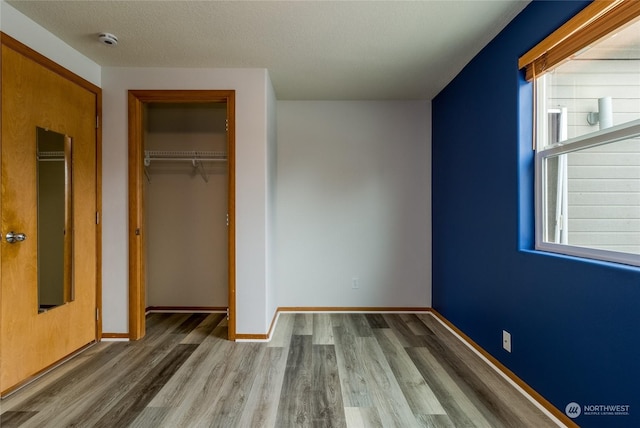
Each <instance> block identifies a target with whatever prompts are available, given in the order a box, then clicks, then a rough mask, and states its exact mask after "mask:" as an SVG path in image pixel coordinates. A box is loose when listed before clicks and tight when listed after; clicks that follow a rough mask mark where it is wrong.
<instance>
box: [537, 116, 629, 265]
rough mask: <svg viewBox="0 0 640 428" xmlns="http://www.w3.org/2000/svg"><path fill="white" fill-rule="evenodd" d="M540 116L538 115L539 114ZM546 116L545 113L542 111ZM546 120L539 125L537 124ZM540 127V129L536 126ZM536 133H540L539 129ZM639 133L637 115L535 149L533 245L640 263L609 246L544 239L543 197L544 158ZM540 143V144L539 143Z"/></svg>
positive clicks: (587, 256)
mask: <svg viewBox="0 0 640 428" xmlns="http://www.w3.org/2000/svg"><path fill="white" fill-rule="evenodd" d="M538 117H540V116H538ZM544 117H546V114H545V115H544ZM543 126H546V124H542V125H540V128H541V127H543ZM539 131H540V129H539ZM538 135H542V132H539V133H538ZM638 136H640V119H636V120H633V121H631V122H626V123H623V124H620V125H616V126H612V127H611V128H607V129H602V130H600V131H596V132H592V133H589V134H586V135H581V136H579V137H575V138H571V139H568V140H565V141H562V142H559V143H556V144H552V145H549V146H547V147H545V148H543V149H538V150H536V152H535V171H534V174H535V249H536V250H540V251H548V252H553V253H560V254H566V255H570V256H577V257H585V258H589V259H597V260H605V261H611V262H616V263H624V264H628V265H634V266H640V254H633V253H624V252H618V251H611V250H601V249H595V248H588V247H580V246H575V245H570V244H557V243H553V242H547V241H545V240H544V232H545V228H544V221H545V220H546V218H545V212H546V207H545V198H544V192H543V190H544V187H545V186H546V183H545V177H546V173H545V171H544V160H545V159H547V158H550V157H555V156H560V155H563V154H569V153H574V152H576V151H578V150H583V149H588V148H591V147H597V146H601V145H605V144H610V143H615V142H617V141H622V140H626V139H629V138H633V137H638ZM539 147H540V146H539Z"/></svg>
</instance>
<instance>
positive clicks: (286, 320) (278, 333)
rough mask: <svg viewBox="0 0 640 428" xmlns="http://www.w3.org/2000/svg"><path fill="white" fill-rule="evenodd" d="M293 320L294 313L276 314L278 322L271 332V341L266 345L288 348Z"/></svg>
mask: <svg viewBox="0 0 640 428" xmlns="http://www.w3.org/2000/svg"><path fill="white" fill-rule="evenodd" d="M294 320H295V314H286V313H285V314H283V313H281V314H280V315H278V324H277V327H276V329H275V331H274V332H273V335H272V337H271V341H269V343H268V344H267V346H268V347H276V348H288V347H289V344H290V343H291V334H292V333H293V321H294Z"/></svg>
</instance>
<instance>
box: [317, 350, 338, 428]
mask: <svg viewBox="0 0 640 428" xmlns="http://www.w3.org/2000/svg"><path fill="white" fill-rule="evenodd" d="M312 365H313V367H312V373H313V377H312V389H311V402H312V405H311V408H312V425H313V426H314V427H342V426H345V424H346V421H345V416H344V406H343V403H342V390H341V388H340V375H339V373H338V364H337V362H336V351H335V348H334V347H333V345H313V350H312Z"/></svg>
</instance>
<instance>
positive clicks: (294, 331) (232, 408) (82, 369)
mask: <svg viewBox="0 0 640 428" xmlns="http://www.w3.org/2000/svg"><path fill="white" fill-rule="evenodd" d="M226 328H227V327H226V320H225V319H224V316H223V315H222V314H151V315H149V316H148V319H147V336H146V337H145V338H144V339H143V340H140V341H138V342H102V343H98V344H96V345H95V346H93V347H92V348H90V349H89V350H87V351H85V352H84V353H82V354H80V355H79V356H77V357H76V358H74V359H72V360H70V361H69V362H67V363H65V364H64V365H62V366H60V367H58V368H57V369H55V370H53V371H52V372H50V373H48V374H47V375H45V376H43V377H42V378H40V379H38V380H37V381H35V382H34V383H32V384H30V385H28V386H27V387H25V388H23V389H22V390H20V391H18V392H16V393H15V394H13V395H11V396H9V397H7V398H6V399H4V400H2V402H1V403H0V406H1V412H2V413H1V414H0V426H2V427H3V428H5V427H6V428H8V427H56V428H58V427H109V428H111V427H127V426H130V427H145V428H146V427H278V428H280V427H491V428H496V427H518V428H520V427H535V428H541V427H553V426H557V425H556V424H555V423H554V422H553V421H552V420H550V419H549V418H547V416H545V414H544V413H542V412H541V411H540V410H539V409H538V408H537V407H535V406H534V405H533V404H532V403H531V402H529V401H528V400H527V399H526V398H524V397H523V396H522V395H521V394H519V393H518V392H516V390H515V389H514V388H513V387H512V386H511V385H510V384H509V383H508V382H506V381H505V380H504V379H503V378H502V377H501V376H500V375H498V374H497V373H496V372H495V371H494V370H492V369H491V368H490V367H489V366H488V365H486V364H485V363H484V362H483V361H482V360H481V359H479V358H478V357H477V356H476V355H475V354H474V353H473V352H472V351H471V350H469V349H468V348H467V347H466V346H465V345H464V344H463V343H461V342H460V341H459V340H458V339H457V338H455V337H454V336H453V335H452V334H451V332H449V331H448V330H447V329H446V328H444V327H443V326H442V324H440V323H439V322H438V321H437V320H436V319H435V318H434V317H433V316H431V315H429V314H311V313H304V314H281V315H280V319H279V321H278V324H277V327H276V330H275V332H274V337H273V339H272V340H271V342H269V343H233V342H229V341H227V340H225V339H224V338H225V337H226Z"/></svg>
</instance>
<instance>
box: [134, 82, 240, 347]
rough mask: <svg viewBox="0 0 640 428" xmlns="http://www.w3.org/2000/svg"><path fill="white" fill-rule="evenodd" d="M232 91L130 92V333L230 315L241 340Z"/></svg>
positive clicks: (138, 334)
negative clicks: (172, 316)
mask: <svg viewBox="0 0 640 428" xmlns="http://www.w3.org/2000/svg"><path fill="white" fill-rule="evenodd" d="M234 95H235V94H234V91H129V337H130V339H131V340H136V339H140V338H142V337H143V336H144V334H145V314H146V313H147V312H148V311H166V312H225V311H226V312H227V314H228V317H227V319H228V338H229V339H230V340H234V339H235V268H234V267H235V226H234V224H235V222H234V219H235V212H234V208H235V203H234V196H235V174H234V169H235V168H234V166H235V162H234V152H235V151H234V143H235V138H234V136H235V132H234V131H235V120H234V110H235V102H234Z"/></svg>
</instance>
